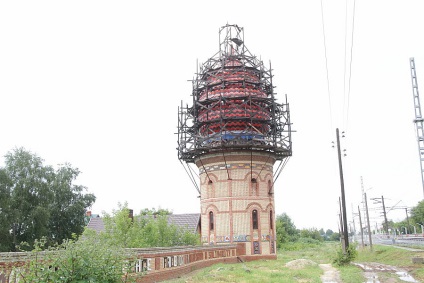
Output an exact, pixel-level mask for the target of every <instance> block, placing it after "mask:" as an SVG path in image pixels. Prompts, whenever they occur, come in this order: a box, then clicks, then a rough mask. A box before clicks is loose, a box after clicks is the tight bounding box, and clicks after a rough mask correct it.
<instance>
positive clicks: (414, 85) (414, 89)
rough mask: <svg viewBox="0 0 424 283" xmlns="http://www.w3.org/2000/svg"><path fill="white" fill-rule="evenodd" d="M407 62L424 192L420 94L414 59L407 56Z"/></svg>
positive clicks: (423, 141) (423, 143)
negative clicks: (409, 68) (408, 64)
mask: <svg viewBox="0 0 424 283" xmlns="http://www.w3.org/2000/svg"><path fill="white" fill-rule="evenodd" d="M409 63H410V67H411V79H412V94H413V96H414V112H415V119H414V124H415V129H416V131H417V141H418V151H419V157H420V166H421V183H422V186H423V193H424V130H423V128H424V127H423V121H424V119H423V117H422V115H421V105H420V95H419V93H418V82H417V74H416V71H415V61H414V58H413V57H412V58H409Z"/></svg>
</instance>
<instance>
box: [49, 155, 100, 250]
mask: <svg viewBox="0 0 424 283" xmlns="http://www.w3.org/2000/svg"><path fill="white" fill-rule="evenodd" d="M80 173H81V172H80V171H79V170H78V169H77V168H73V167H72V166H71V165H70V164H68V163H66V164H64V165H61V166H60V167H59V168H58V169H57V170H56V171H55V172H54V173H51V174H52V177H53V178H52V181H51V183H50V190H51V200H50V203H49V207H48V208H49V211H50V218H49V223H48V225H49V226H48V228H49V235H48V236H49V239H51V240H53V241H56V242H59V243H61V241H62V240H63V239H70V238H71V237H72V233H75V234H77V235H80V234H81V233H82V232H83V231H84V227H85V222H84V217H82V216H83V215H84V214H85V212H86V209H87V208H88V207H90V206H91V205H92V204H93V203H94V201H95V200H96V197H95V196H94V195H93V194H84V192H85V191H86V190H87V188H86V187H84V186H81V185H75V184H73V182H74V181H75V180H76V178H77V177H78V175H79V174H80Z"/></svg>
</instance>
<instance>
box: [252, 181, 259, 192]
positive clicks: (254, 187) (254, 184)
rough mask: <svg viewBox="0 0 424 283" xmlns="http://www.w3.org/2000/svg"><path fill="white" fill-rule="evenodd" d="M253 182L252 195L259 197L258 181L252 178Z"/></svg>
mask: <svg viewBox="0 0 424 283" xmlns="http://www.w3.org/2000/svg"><path fill="white" fill-rule="evenodd" d="M251 182H252V195H254V196H257V195H258V186H259V184H258V181H257V180H256V178H252V180H251Z"/></svg>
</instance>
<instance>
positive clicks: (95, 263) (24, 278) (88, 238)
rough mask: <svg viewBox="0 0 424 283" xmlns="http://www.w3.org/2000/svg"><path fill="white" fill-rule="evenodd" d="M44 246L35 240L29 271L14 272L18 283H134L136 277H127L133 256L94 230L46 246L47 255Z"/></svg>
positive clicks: (133, 260)
mask: <svg viewBox="0 0 424 283" xmlns="http://www.w3.org/2000/svg"><path fill="white" fill-rule="evenodd" d="M45 245H46V241H45V240H42V241H35V243H34V246H35V249H34V250H33V251H32V252H31V256H30V258H29V260H30V264H29V268H28V270H21V271H19V269H17V270H16V271H17V272H16V273H15V276H16V277H17V278H18V279H20V281H19V282H40V283H41V282H63V283H74V282H75V283H76V282H91V283H103V282H107V283H115V282H135V279H136V277H135V275H134V274H132V275H129V271H130V270H131V269H132V268H133V267H134V266H132V263H134V262H135V255H133V254H131V253H130V252H129V251H128V250H126V249H123V248H122V246H117V245H115V243H111V242H109V241H105V240H104V239H100V238H98V237H97V235H96V232H94V231H86V232H85V233H84V234H83V236H82V237H80V238H79V239H70V240H65V241H64V242H63V243H62V244H60V245H59V246H57V247H48V249H47V250H46V251H49V252H47V253H45V252H43V251H42V250H43V249H44V248H45Z"/></svg>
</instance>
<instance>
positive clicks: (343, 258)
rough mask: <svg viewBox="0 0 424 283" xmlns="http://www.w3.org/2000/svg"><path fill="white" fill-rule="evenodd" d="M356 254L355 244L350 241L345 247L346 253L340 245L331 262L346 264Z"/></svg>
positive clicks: (339, 264) (340, 264)
mask: <svg viewBox="0 0 424 283" xmlns="http://www.w3.org/2000/svg"><path fill="white" fill-rule="evenodd" d="M357 255H358V252H357V250H356V245H355V244H352V243H351V244H350V245H349V247H348V248H347V249H346V253H344V252H343V249H342V248H341V246H340V248H339V249H338V250H337V255H336V258H335V259H334V260H333V263H334V264H335V265H338V266H343V265H348V264H349V263H351V262H352V261H353V260H354V259H355V258H356V256H357Z"/></svg>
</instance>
